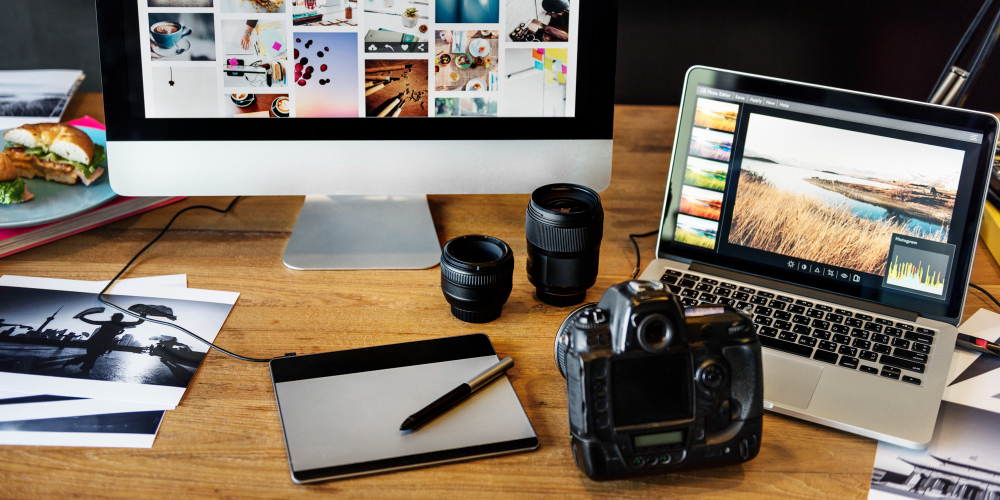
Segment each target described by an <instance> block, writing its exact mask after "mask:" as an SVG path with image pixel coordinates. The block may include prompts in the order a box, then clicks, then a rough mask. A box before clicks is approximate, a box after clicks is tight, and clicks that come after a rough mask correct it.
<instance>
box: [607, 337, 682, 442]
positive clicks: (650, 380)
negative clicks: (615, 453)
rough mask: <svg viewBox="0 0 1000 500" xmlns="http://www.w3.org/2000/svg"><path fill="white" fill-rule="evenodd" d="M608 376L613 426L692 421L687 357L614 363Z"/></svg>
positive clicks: (674, 355)
mask: <svg viewBox="0 0 1000 500" xmlns="http://www.w3.org/2000/svg"><path fill="white" fill-rule="evenodd" d="M610 375H611V380H610V384H611V407H612V411H613V414H612V416H613V418H614V422H615V426H617V427H620V426H627V425H640V424H648V423H654V422H667V421H671V420H684V419H688V418H691V417H692V408H691V383H692V382H691V380H692V379H691V355H690V354H688V353H678V354H667V355H657V356H649V357H644V358H629V359H617V360H614V361H612V362H611V374H610Z"/></svg>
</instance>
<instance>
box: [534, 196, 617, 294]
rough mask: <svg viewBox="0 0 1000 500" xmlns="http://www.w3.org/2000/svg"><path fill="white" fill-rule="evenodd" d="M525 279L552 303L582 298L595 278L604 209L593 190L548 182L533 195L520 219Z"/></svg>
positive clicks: (602, 230) (599, 198)
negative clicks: (525, 246) (525, 254)
mask: <svg viewBox="0 0 1000 500" xmlns="http://www.w3.org/2000/svg"><path fill="white" fill-rule="evenodd" d="M524 233H525V238H526V239H527V240H528V280H529V281H531V284H532V285H535V291H536V292H537V294H538V298H539V300H541V301H542V302H545V303H546V304H551V305H554V306H569V305H573V304H579V303H580V302H583V299H584V297H586V295H587V289H588V288H590V287H591V286H593V285H594V283H595V282H596V281H597V265H598V257H599V253H600V250H601V238H602V237H603V236H604V208H603V207H601V197H600V196H598V194H597V192H596V191H594V190H593V189H590V188H588V187H584V186H578V185H576V184H549V185H548V186H542V187H540V188H538V189H536V190H535V192H534V193H531V201H530V202H529V203H528V209H527V213H526V217H525V223H524Z"/></svg>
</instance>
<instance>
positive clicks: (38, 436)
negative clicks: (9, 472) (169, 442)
mask: <svg viewBox="0 0 1000 500" xmlns="http://www.w3.org/2000/svg"><path fill="white" fill-rule="evenodd" d="M3 404H4V400H0V408H2V407H3ZM164 413H165V412H163V411H146V412H131V413H112V414H105V415H83V416H76V417H62V418H46V419H39V420H18V421H9V422H0V445H22V446H25V445H30V446H86V447H98V446H99V447H103V448H151V447H152V446H153V441H154V440H155V439H156V432H157V430H159V428H160V423H161V422H162V421H163V414H164Z"/></svg>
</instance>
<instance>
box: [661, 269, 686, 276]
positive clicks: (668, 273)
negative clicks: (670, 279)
mask: <svg viewBox="0 0 1000 500" xmlns="http://www.w3.org/2000/svg"><path fill="white" fill-rule="evenodd" d="M663 275H664V276H674V277H678V278H679V277H681V276H682V274H681V272H680V271H674V270H673V269H667V270H666V271H663Z"/></svg>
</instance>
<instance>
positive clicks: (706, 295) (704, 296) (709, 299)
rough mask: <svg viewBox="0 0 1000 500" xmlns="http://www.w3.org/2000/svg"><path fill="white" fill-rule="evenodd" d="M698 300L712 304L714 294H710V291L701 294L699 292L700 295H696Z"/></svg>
mask: <svg viewBox="0 0 1000 500" xmlns="http://www.w3.org/2000/svg"><path fill="white" fill-rule="evenodd" d="M698 300H700V301H702V302H708V303H709V304H714V303H715V295H712V294H710V293H703V294H701V297H698Z"/></svg>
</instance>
